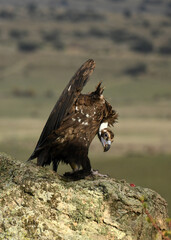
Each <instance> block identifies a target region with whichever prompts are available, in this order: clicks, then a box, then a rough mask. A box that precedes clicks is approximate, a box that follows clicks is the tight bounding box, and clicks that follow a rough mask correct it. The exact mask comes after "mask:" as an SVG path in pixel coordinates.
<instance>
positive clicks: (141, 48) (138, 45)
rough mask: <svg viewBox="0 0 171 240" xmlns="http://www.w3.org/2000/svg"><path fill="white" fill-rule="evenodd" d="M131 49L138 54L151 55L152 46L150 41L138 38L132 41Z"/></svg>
mask: <svg viewBox="0 0 171 240" xmlns="http://www.w3.org/2000/svg"><path fill="white" fill-rule="evenodd" d="M131 49H132V50H134V51H136V52H140V53H151V52H152V51H153V44H152V42H151V41H150V40H147V39H145V38H139V39H136V41H134V43H133V44H132V46H131Z"/></svg>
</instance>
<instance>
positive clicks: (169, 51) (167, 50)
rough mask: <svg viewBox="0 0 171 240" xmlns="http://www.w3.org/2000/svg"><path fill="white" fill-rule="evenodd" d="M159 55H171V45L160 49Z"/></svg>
mask: <svg viewBox="0 0 171 240" xmlns="http://www.w3.org/2000/svg"><path fill="white" fill-rule="evenodd" d="M158 53H160V54H162V55H171V43H167V44H165V45H162V46H160V47H159V49H158Z"/></svg>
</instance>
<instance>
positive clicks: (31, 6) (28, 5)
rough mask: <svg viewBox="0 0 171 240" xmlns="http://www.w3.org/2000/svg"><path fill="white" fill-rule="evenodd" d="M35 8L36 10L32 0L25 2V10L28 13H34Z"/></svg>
mask: <svg viewBox="0 0 171 240" xmlns="http://www.w3.org/2000/svg"><path fill="white" fill-rule="evenodd" d="M36 10H37V5H36V4H35V3H34V2H31V3H28V4H27V11H28V13H29V14H30V15H33V14H35V12H36Z"/></svg>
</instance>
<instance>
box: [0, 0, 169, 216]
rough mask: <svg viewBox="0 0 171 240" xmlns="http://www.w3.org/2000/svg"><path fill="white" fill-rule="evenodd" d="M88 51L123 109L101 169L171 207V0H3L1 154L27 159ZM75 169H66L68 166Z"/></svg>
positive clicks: (95, 156)
mask: <svg viewBox="0 0 171 240" xmlns="http://www.w3.org/2000/svg"><path fill="white" fill-rule="evenodd" d="M89 58H93V59H94V60H95V61H96V69H95V72H94V73H93V75H92V76H91V79H90V81H89V83H88V84H87V86H86V87H85V89H84V92H89V91H92V90H93V89H94V88H95V86H96V85H97V83H98V82H99V81H103V85H104V86H105V92H104V95H105V97H106V99H107V100H108V101H109V102H110V103H111V104H112V105H113V107H114V109H116V110H117V111H118V112H119V123H118V124H116V125H115V127H114V132H115V136H116V137H115V142H114V143H113V146H112V148H111V149H110V151H109V152H107V153H103V152H102V147H101V144H100V142H99V140H98V139H97V138H96V139H95V140H94V141H93V143H92V145H91V148H90V153H89V156H90V158H91V163H92V166H93V168H94V169H98V170H99V171H100V172H102V173H107V174H109V175H110V176H112V177H114V178H117V179H125V180H126V181H128V182H130V183H134V184H135V185H141V186H143V187H147V188H152V189H154V190H156V191H157V192H158V193H160V194H161V195H162V196H163V197H164V198H165V199H166V200H167V202H168V203H169V206H170V208H169V211H170V214H171V189H170V183H171V162H170V158H171V2H170V0H165V1H162V0H91V1H83V0H82V1H81V0H60V1H54V0H50V1H45V0H37V1H36V0H35V1H30V0H25V1H19V0H1V2H0V151H1V152H6V153H8V154H10V155H12V157H14V158H16V159H19V160H21V161H26V160H27V159H28V157H29V156H30V154H31V153H32V151H33V149H34V147H35V144H36V142H37V140H38V138H39V136H40V133H41V131H42V128H43V126H44V124H45V122H46V119H47V117H48V115H49V113H50V111H51V109H52V108H53V106H54V104H55V102H56V100H57V99H58V97H59V95H60V93H61V91H62V90H63V89H64V87H65V85H66V84H67V83H68V81H69V80H70V78H71V77H72V76H73V74H74V73H75V71H76V70H77V69H78V68H79V67H80V65H81V64H82V63H83V62H84V61H86V60H87V59H89ZM65 170H66V167H64V166H63V165H60V166H59V172H60V173H62V172H63V171H65Z"/></svg>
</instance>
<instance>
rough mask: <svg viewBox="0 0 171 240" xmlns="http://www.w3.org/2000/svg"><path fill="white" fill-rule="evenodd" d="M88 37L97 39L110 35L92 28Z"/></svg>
mask: <svg viewBox="0 0 171 240" xmlns="http://www.w3.org/2000/svg"><path fill="white" fill-rule="evenodd" d="M88 35H90V36H94V37H97V38H104V37H107V36H108V35H109V34H108V33H106V32H105V31H103V30H101V29H98V28H91V29H90V30H89V31H88Z"/></svg>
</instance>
